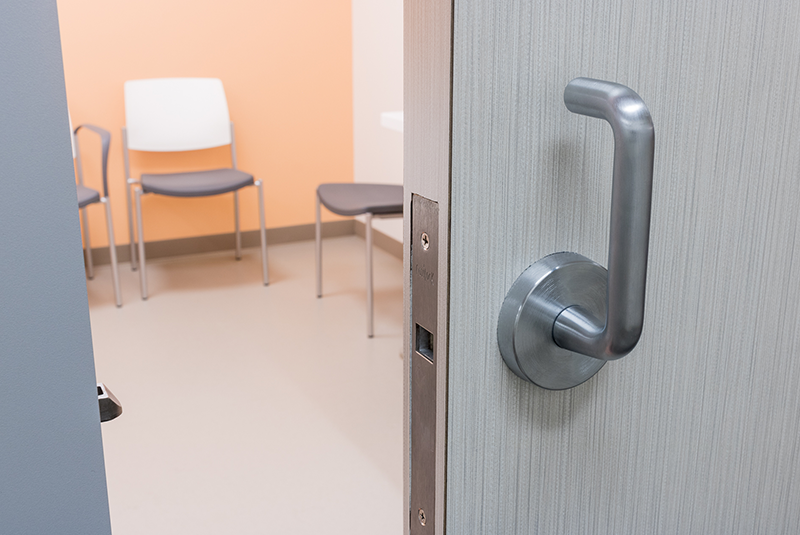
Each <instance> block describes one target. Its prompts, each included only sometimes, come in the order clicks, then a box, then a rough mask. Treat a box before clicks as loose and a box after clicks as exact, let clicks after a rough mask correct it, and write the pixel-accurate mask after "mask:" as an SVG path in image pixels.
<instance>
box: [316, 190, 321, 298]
mask: <svg viewBox="0 0 800 535" xmlns="http://www.w3.org/2000/svg"><path fill="white" fill-rule="evenodd" d="M316 198H317V226H316V237H317V247H316V265H317V297H318V298H319V297H322V221H321V213H320V212H321V209H320V204H321V203H320V200H319V193H317V194H316Z"/></svg>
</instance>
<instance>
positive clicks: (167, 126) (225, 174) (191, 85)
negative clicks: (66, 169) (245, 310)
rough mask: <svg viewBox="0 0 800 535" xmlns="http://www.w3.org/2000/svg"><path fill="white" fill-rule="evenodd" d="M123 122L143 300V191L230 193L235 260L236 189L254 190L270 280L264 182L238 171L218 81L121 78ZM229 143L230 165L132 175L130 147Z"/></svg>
mask: <svg viewBox="0 0 800 535" xmlns="http://www.w3.org/2000/svg"><path fill="white" fill-rule="evenodd" d="M125 122H126V126H125V128H123V129H122V141H123V150H124V156H125V176H126V177H127V181H128V185H129V187H128V189H127V192H128V224H129V228H130V239H131V242H130V243H131V268H132V269H134V270H135V269H136V253H137V251H136V243H137V240H136V237H135V236H134V233H133V209H132V206H131V192H130V186H134V187H135V189H134V195H135V202H136V229H137V234H138V253H139V263H140V264H141V269H140V270H139V280H140V284H141V290H142V299H147V272H146V270H145V254H144V253H145V251H144V225H143V223H142V203H141V197H142V195H146V194H151V193H152V194H156V195H167V196H170V197H206V196H210V195H220V194H222V193H230V192H233V209H234V222H235V229H236V259H237V260H238V259H240V258H241V248H242V240H241V232H240V230H239V190H240V189H241V188H244V187H247V186H256V188H258V208H259V230H260V233H261V263H262V269H263V277H264V285H265V286H266V285H267V284H269V272H268V268H267V234H266V228H265V226H264V195H263V188H262V183H261V181H260V180H255V179H254V178H253V175H251V174H249V173H245V172H243V171H239V170H238V169H236V143H235V138H234V133H233V123H232V122H231V120H230V116H229V114H228V102H227V100H226V98H225V90H224V88H223V87H222V82H221V81H220V80H218V79H216V78H158V79H150V80H131V81H128V82H125ZM224 145H230V149H231V164H232V165H231V167H230V168H224V169H211V170H207V171H192V172H186V173H169V174H142V176H141V179H140V180H136V179H134V178H132V177H131V174H130V162H129V158H128V151H129V150H137V151H146V152H183V151H192V150H201V149H209V148H213V147H221V146H224Z"/></svg>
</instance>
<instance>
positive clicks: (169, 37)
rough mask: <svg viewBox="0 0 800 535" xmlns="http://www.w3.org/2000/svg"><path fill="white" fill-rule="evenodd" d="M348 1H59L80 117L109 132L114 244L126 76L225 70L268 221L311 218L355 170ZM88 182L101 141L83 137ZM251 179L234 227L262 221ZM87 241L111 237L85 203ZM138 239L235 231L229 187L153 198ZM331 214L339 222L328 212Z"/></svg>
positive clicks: (177, 158) (179, 159) (170, 165)
mask: <svg viewBox="0 0 800 535" xmlns="http://www.w3.org/2000/svg"><path fill="white" fill-rule="evenodd" d="M350 5H351V0H291V1H278V0H227V1H220V0H191V1H188V0H136V1H135V2H117V1H109V0H58V11H59V19H60V26H61V43H62V49H63V55H64V72H65V77H66V85H67V99H68V102H69V108H70V113H71V114H72V122H73V124H74V125H78V124H81V123H86V122H88V123H94V124H97V125H98V126H102V127H103V128H105V129H106V130H109V131H110V132H111V134H112V140H111V155H110V158H109V187H110V190H111V191H110V197H111V203H112V209H113V212H114V225H115V234H116V241H117V244H123V243H127V242H128V222H127V208H126V203H125V189H124V180H123V175H124V171H123V160H122V143H121V135H120V128H121V127H122V126H123V125H124V122H125V111H124V103H123V83H124V82H125V81H126V80H132V79H138V78H161V77H173V76H175V77H177V76H197V77H214V78H220V79H221V80H222V82H223V84H224V86H225V92H226V95H227V97H228V106H229V108H230V114H231V120H232V121H233V122H234V124H235V127H236V146H237V155H238V165H239V168H240V169H242V170H244V171H247V172H249V173H252V174H253V175H254V176H255V177H256V178H260V179H262V180H263V181H264V186H265V190H264V196H265V201H266V212H267V215H266V218H267V227H269V228H272V227H281V226H288V225H298V224H303V223H311V222H313V221H314V190H315V188H316V186H317V185H318V184H319V183H321V182H352V180H353V105H352V101H353V98H352V78H353V77H352V47H351V40H352V39H351V7H350ZM80 140H81V154H82V155H83V163H84V167H85V174H86V184H87V185H88V186H89V187H94V188H96V189H100V178H99V165H98V164H97V161H96V160H97V158H98V156H97V155H98V154H99V152H98V150H99V143H97V142H95V140H94V139H93V138H92V134H90V133H88V132H87V133H85V134H83V133H82V134H81V137H80ZM228 165H230V158H229V151H228V149H227V148H217V149H210V150H207V151H195V152H187V153H180V154H157V153H141V152H131V174H132V175H133V176H134V177H138V176H139V173H141V172H142V171H145V172H148V171H150V172H158V171H168V170H189V169H203V168H213V167H219V166H228ZM255 193H256V190H255V188H247V189H245V190H244V191H243V192H242V194H241V197H242V198H241V203H240V206H241V214H242V229H243V230H250V229H256V228H258V205H257V198H256V196H255ZM90 210H93V211H91V212H90V218H91V223H90V224H91V228H90V230H91V231H92V232H91V233H92V245H93V246H94V247H99V246H103V245H107V241H106V240H105V230H104V228H105V227H104V221H103V215H102V209H101V208H99V205H98V206H96V207H94V208H92V207H90ZM142 210H143V212H144V224H145V230H144V234H145V238H146V240H147V241H150V240H163V239H171V238H182V237H188V236H201V235H208V234H219V233H224V232H233V194H226V195H220V196H216V197H207V198H200V199H176V198H168V197H159V196H153V195H148V196H145V197H144V198H143V200H142ZM325 217H328V218H331V219H332V218H333V217H332V216H331V215H330V214H326V215H325Z"/></svg>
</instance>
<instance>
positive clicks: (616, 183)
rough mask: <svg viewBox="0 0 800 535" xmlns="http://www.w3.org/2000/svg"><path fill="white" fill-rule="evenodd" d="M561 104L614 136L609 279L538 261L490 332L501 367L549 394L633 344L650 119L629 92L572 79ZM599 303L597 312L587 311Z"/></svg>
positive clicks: (591, 266) (639, 313)
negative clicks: (494, 330) (594, 119)
mask: <svg viewBox="0 0 800 535" xmlns="http://www.w3.org/2000/svg"><path fill="white" fill-rule="evenodd" d="M564 103H565V104H566V106H567V109H569V110H570V111H571V112H573V113H578V114H581V115H588V116H590V117H597V118H599V119H605V120H606V121H608V123H609V124H610V125H611V128H612V130H613V132H614V174H613V184H612V194H611V236H610V239H609V251H608V272H607V273H606V272H605V270H602V268H601V267H600V266H598V265H597V264H595V263H594V262H592V261H591V260H589V259H587V258H585V257H582V256H580V255H576V254H575V253H558V254H556V255H550V256H548V257H545V258H544V259H542V260H540V261H538V262H536V263H535V264H533V265H532V266H531V267H529V268H528V269H527V270H526V271H525V272H524V273H523V274H522V275H521V276H520V278H519V279H517V281H516V282H515V283H514V285H513V286H512V287H511V289H510V290H509V292H508V295H507V296H506V300H505V302H504V303H503V307H502V309H501V312H500V318H499V321H498V329H497V333H498V345H499V346H500V352H501V353H502V355H503V359H504V360H505V361H506V363H507V364H508V365H509V367H510V368H511V369H512V370H514V372H515V373H516V374H517V375H519V376H520V377H522V378H524V379H527V380H529V381H531V382H533V383H536V384H539V385H540V386H544V387H545V388H553V389H561V388H571V387H573V386H577V385H579V384H580V383H582V382H583V381H585V380H586V379H588V378H589V377H591V376H592V375H593V374H594V373H596V372H597V371H598V370H599V369H600V368H601V367H602V363H603V362H605V361H607V360H615V359H618V358H621V357H623V356H625V355H627V354H628V353H629V352H630V351H631V350H632V349H633V348H634V347H635V346H636V344H637V342H638V341H639V337H640V336H641V332H642V324H643V321H644V297H645V283H646V275H647V252H648V245H649V238H650V201H651V195H652V188H653V156H654V151H655V133H654V129H653V121H652V118H651V117H650V112H649V111H648V109H647V106H645V104H644V102H643V101H642V99H641V97H639V95H637V94H636V93H635V92H634V91H633V90H632V89H630V88H628V87H625V86H624V85H620V84H615V83H612V82H604V81H602V80H593V79H591V78H576V79H575V80H573V81H571V82H570V83H569V84H568V85H567V87H566V89H565V90H564ZM595 266H596V267H595ZM600 270H602V271H603V273H602V274H601V272H600ZM576 274H577V275H576ZM601 294H602V295H603V302H602V307H601V309H602V310H600V309H598V308H597V302H596V299H597V295H601ZM532 331H536V332H532ZM572 355H575V356H574V357H573V356H572ZM581 357H582V358H586V357H588V358H592V359H595V360H596V361H597V362H598V363H599V365H598V364H594V365H593V366H592V365H590V364H591V363H590V362H589V361H585V362H584V361H583V360H581ZM592 370H594V371H592ZM587 374H588V375H587ZM548 385H549V386H548Z"/></svg>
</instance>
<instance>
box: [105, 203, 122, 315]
mask: <svg viewBox="0 0 800 535" xmlns="http://www.w3.org/2000/svg"><path fill="white" fill-rule="evenodd" d="M100 202H101V203H103V206H105V208H106V228H107V230H108V253H109V255H110V256H111V281H112V282H113V284H114V298H115V299H116V302H117V307H121V306H122V292H121V291H120V288H119V268H118V267H117V245H116V243H115V240H114V221H113V219H112V218H111V203H109V201H108V197H102V198H101V199H100Z"/></svg>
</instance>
